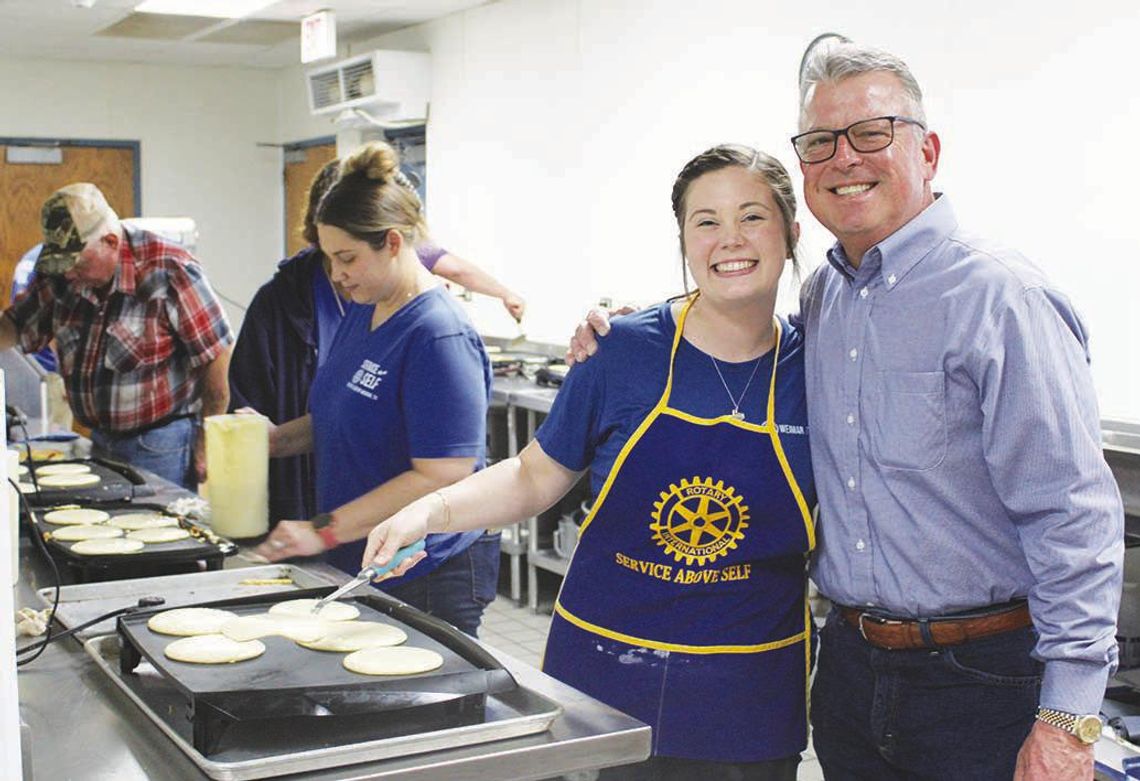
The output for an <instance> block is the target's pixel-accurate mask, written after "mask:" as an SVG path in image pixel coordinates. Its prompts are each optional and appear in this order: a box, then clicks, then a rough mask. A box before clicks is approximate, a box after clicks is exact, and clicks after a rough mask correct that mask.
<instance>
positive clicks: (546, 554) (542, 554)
mask: <svg viewBox="0 0 1140 781" xmlns="http://www.w3.org/2000/svg"><path fill="white" fill-rule="evenodd" d="M569 564H570V560H569V559H564V558H562V557H561V556H559V555H558V554H557V553H555V552H554V551H553V550H550V549H548V548H542V549H539V550H536V551H531V552H530V553H529V559H528V565H529V566H532V567H538V568H539V569H544V570H546V571H547V572H554V573H556V574H558V575H562V576H565V575H566V567H567V566H568V565H569Z"/></svg>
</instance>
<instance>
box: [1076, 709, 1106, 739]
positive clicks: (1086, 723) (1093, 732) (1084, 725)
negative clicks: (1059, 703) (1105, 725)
mask: <svg viewBox="0 0 1140 781" xmlns="http://www.w3.org/2000/svg"><path fill="white" fill-rule="evenodd" d="M1100 729H1101V723H1100V717H1099V716H1078V717H1077V724H1076V730H1075V731H1076V733H1077V737H1078V738H1080V739H1081V741H1082V742H1084V743H1096V742H1097V740H1098V739H1099V738H1100Z"/></svg>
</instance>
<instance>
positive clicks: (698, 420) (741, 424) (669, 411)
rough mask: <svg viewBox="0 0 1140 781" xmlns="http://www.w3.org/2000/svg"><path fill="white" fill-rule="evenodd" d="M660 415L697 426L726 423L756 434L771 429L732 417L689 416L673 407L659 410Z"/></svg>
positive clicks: (727, 415) (763, 424)
mask: <svg viewBox="0 0 1140 781" xmlns="http://www.w3.org/2000/svg"><path fill="white" fill-rule="evenodd" d="M661 414H662V415H668V416H670V417H673V418H680V419H681V420H684V421H686V422H688V423H694V424H696V425H698V426H717V425H720V424H721V423H727V424H728V425H730V426H736V427H737V428H742V429H745V430H747V431H754V432H756V433H757V434H771V433H772V429H770V428H769V427H768V425H767V424H766V423H749V422H748V421H747V420H738V419H736V418H734V417H732V415H729V414H725V415H721V416H720V417H717V418H702V417H698V416H696V415H691V414H689V413H688V412H685V411H683V410H679V409H676V408H675V407H665V409H663V410H661Z"/></svg>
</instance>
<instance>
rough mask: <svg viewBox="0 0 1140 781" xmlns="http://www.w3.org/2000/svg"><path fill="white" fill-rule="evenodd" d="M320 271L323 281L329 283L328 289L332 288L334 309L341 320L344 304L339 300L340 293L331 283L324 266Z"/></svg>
mask: <svg viewBox="0 0 1140 781" xmlns="http://www.w3.org/2000/svg"><path fill="white" fill-rule="evenodd" d="M321 269H322V270H323V271H324V272H325V279H327V280H328V281H329V287H331V288H332V294H333V300H334V301H336V308H337V309H338V310H339V311H340V319H341V320H343V319H344V302H343V301H342V300H341V298H340V293H339V292H338V291H337V289H336V284H335V283H334V282H333V281H332V275H331V274H330V273H329V272H328V269H326V268H325V267H324V265H322V266H321Z"/></svg>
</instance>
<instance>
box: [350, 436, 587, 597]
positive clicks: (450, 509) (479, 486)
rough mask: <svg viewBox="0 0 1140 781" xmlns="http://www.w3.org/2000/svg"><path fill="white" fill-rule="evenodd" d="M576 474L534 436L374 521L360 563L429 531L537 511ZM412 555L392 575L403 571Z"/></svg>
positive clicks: (501, 522) (502, 522) (380, 559)
mask: <svg viewBox="0 0 1140 781" xmlns="http://www.w3.org/2000/svg"><path fill="white" fill-rule="evenodd" d="M580 475H581V472H574V471H571V470H569V469H567V468H566V467H564V466H562V465H561V464H559V463H558V462H557V461H555V460H554V459H553V458H551V457H550V456H548V455H546V453H545V452H543V450H542V446H541V445H540V444H539V443H538V441H537V440H535V441H532V442H531V443H530V444H529V445H527V446H526V448H525V449H523V452H522V453H520V454H519V455H518V456H516V457H515V458H509V459H506V460H504V461H500V462H499V463H497V464H495V465H494V466H492V467H490V468H488V469H484V470H483V471H481V472H477V473H475V474H473V475H471V476H469V477H468V478H467V479H465V480H461V481H460V482H458V483H455V484H454V485H450V486H448V487H447V488H444V489H441V490H437V491H435V492H433V493H431V494H429V495H427V496H424V497H423V498H421V499H419V500H418V501H416V502H414V503H412V504H410V505H408V506H407V507H405V508H404V509H403V510H401V511H399V512H398V513H396V514H395V515H393V516H392V517H391V518H389V519H388V520H386V521H384V522H383V523H381V524H380V525H378V526H377V527H376V528H374V529H373V530H372V531H371V532H369V534H368V544H367V546H366V547H365V550H364V558H363V563H362V566H368V565H369V564H372V563H376V564H381V565H382V564H387V563H388V561H390V560H391V558H392V556H393V555H395V553H396V551H397V550H399V549H400V548H402V547H404V546H405V545H409V544H411V543H413V542H415V541H416V540H419V539H422V538H423V537H424V536H425V535H427V534H429V533H432V532H458V531H468V530H470V529H481V528H486V527H490V528H498V527H500V526H506V525H508V524H511V523H517V522H518V521H521V520H523V519H524V518H529V517H530V516H532V515H537V514H538V513H540V512H542V511H543V510H545V509H547V508H548V507H550V506H551V505H553V504H554V503H555V502H557V501H558V500H559V499H561V498H562V497H563V496H565V495H566V492H567V491H569V490H570V489H571V488H573V487H574V484H575V483H576V482H577V481H578V478H579V476H580ZM415 561H418V558H416V559H409V560H408V561H407V562H405V563H404V564H401V565H400V566H399V567H397V568H396V569H395V570H394V571H393V575H402V574H404V572H406V571H407V570H408V569H410V568H411V567H412V566H413V565H414V563H415Z"/></svg>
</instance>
